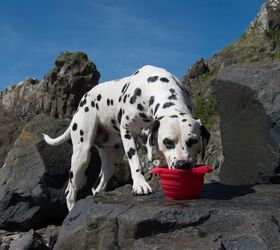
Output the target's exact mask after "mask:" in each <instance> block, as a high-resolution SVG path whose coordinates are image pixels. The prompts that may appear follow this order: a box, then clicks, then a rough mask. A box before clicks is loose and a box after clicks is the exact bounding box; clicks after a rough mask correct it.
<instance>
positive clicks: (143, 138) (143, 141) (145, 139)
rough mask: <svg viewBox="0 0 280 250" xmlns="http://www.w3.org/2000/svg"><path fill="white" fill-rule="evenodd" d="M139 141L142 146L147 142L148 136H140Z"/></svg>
mask: <svg viewBox="0 0 280 250" xmlns="http://www.w3.org/2000/svg"><path fill="white" fill-rule="evenodd" d="M141 139H142V143H143V144H146V143H147V140H148V136H147V135H146V134H143V135H142V136H141Z"/></svg>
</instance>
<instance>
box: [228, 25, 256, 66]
mask: <svg viewBox="0 0 280 250" xmlns="http://www.w3.org/2000/svg"><path fill="white" fill-rule="evenodd" d="M260 47H261V43H260V40H259V39H258V38H257V36H256V34H255V32H254V30H251V31H249V32H247V33H245V34H244V35H243V36H242V37H241V38H240V39H239V40H238V41H237V42H235V43H233V44H231V45H229V46H227V47H225V48H224V49H223V53H224V54H225V55H226V54H229V53H232V55H229V56H234V57H236V60H237V62H254V61H258V60H259V49H260Z"/></svg>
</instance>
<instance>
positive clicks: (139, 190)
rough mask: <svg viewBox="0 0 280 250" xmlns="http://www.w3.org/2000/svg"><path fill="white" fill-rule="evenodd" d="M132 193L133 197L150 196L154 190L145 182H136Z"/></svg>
mask: <svg viewBox="0 0 280 250" xmlns="http://www.w3.org/2000/svg"><path fill="white" fill-rule="evenodd" d="M132 193H133V195H135V196H137V195H148V194H152V193H153V189H152V188H151V187H150V185H149V184H148V183H147V182H146V181H145V180H144V181H139V180H138V181H136V182H135V183H134V184H133V186H132Z"/></svg>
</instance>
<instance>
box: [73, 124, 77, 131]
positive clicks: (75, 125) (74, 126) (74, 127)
mask: <svg viewBox="0 0 280 250" xmlns="http://www.w3.org/2000/svg"><path fill="white" fill-rule="evenodd" d="M77 128H78V125H77V123H74V124H73V126H72V130H73V131H75V130H77Z"/></svg>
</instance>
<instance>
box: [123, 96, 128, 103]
mask: <svg viewBox="0 0 280 250" xmlns="http://www.w3.org/2000/svg"><path fill="white" fill-rule="evenodd" d="M126 98H127V95H125V96H124V98H123V103H125V102H126Z"/></svg>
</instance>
